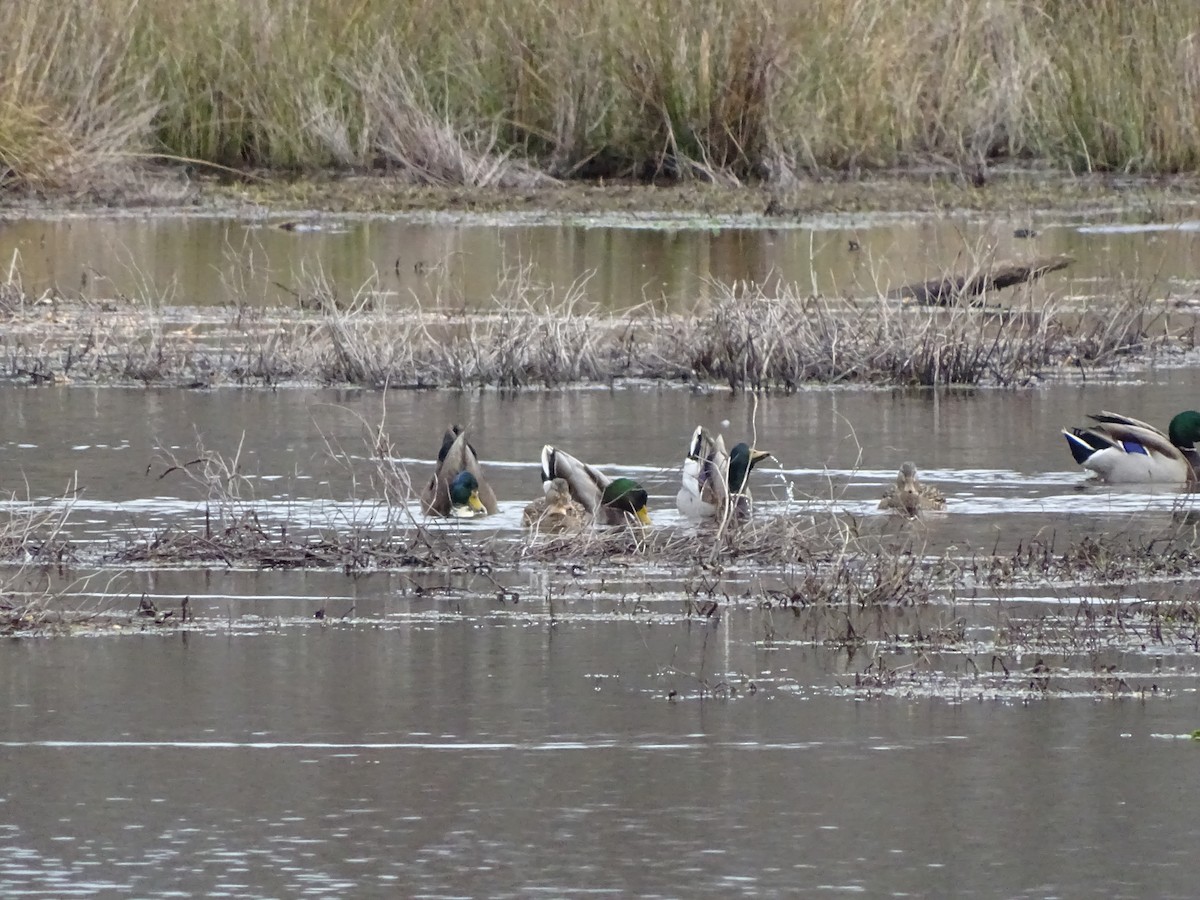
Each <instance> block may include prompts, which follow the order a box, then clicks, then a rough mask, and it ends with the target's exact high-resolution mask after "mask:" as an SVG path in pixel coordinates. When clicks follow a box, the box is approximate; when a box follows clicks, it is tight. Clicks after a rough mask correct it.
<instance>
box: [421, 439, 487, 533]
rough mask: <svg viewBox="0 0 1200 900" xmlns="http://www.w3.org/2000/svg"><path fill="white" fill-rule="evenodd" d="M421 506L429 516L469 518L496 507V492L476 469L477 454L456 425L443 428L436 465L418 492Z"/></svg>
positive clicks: (477, 463) (477, 467) (482, 514)
mask: <svg viewBox="0 0 1200 900" xmlns="http://www.w3.org/2000/svg"><path fill="white" fill-rule="evenodd" d="M421 507H422V509H424V510H425V512H426V513H428V514H429V515H432V516H450V517H452V518H456V519H470V518H474V517H475V516H486V515H490V514H492V513H494V512H495V511H496V495H495V494H494V493H492V489H491V488H490V487H489V486H488V484H487V482H485V481H484V480H483V474H482V473H481V472H480V471H479V457H478V456H476V454H475V448H474V447H472V446H471V445H470V444H469V443H467V433H466V431H465V430H464V429H462V428H461V427H459V426H458V425H454V426H452V427H450V428H448V429H446V433H445V435H443V437H442V449H440V450H439V451H438V455H437V468H436V469H434V472H433V475H432V476H431V477H430V479H429V483H428V484H427V485H425V490H424V491H422V492H421Z"/></svg>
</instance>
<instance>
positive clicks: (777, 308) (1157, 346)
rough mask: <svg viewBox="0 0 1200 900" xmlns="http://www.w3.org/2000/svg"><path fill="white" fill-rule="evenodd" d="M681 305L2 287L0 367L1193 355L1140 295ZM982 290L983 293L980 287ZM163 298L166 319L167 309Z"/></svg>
mask: <svg viewBox="0 0 1200 900" xmlns="http://www.w3.org/2000/svg"><path fill="white" fill-rule="evenodd" d="M710 294H711V298H710V299H709V300H706V301H705V302H703V303H701V304H699V305H698V306H697V307H696V308H695V309H694V310H692V311H691V312H690V313H688V314H682V315H681V314H673V313H663V312H659V311H657V310H655V309H654V308H653V307H651V306H643V307H638V308H635V309H633V310H631V311H628V312H625V313H620V314H617V313H610V312H605V311H602V310H600V309H598V308H595V307H593V306H590V305H588V304H587V303H586V301H585V300H584V295H583V290H582V285H580V284H576V285H572V286H570V287H569V288H568V289H567V290H566V291H565V292H562V293H561V295H560V294H559V293H558V292H555V291H553V290H552V289H550V288H547V287H545V286H541V285H538V284H535V283H533V281H532V279H531V277H530V273H529V271H528V270H527V269H526V270H518V271H515V272H512V273H510V275H509V277H508V279H507V280H506V281H505V283H504V285H502V288H501V290H500V291H499V292H498V293H497V295H496V296H495V297H493V298H492V300H491V302H490V303H487V304H485V305H483V306H481V307H478V308H470V309H467V308H463V307H462V306H461V305H459V306H445V307H438V308H436V309H421V308H415V309H414V308H411V307H399V308H397V305H396V304H397V301H396V300H395V298H390V297H388V296H386V295H384V294H383V293H381V292H380V291H379V290H378V289H377V287H376V286H375V285H374V284H373V283H372V284H366V285H363V286H362V287H361V288H360V290H359V291H357V292H356V293H355V294H354V296H353V297H351V298H347V299H341V298H339V297H338V295H337V294H336V291H335V290H334V289H333V287H332V286H331V285H330V284H329V282H328V281H327V280H326V279H325V278H323V277H322V276H321V275H320V273H318V274H317V275H316V276H314V277H312V278H311V279H310V281H309V282H308V283H307V284H306V286H305V287H304V288H303V290H301V291H300V292H298V300H299V301H301V302H298V306H300V307H302V308H297V309H290V310H288V309H260V308H255V307H254V306H253V305H251V304H249V303H237V304H236V305H235V306H233V307H231V308H230V309H229V310H228V311H227V313H226V315H225V316H224V317H223V318H218V319H216V320H214V319H213V317H212V316H211V315H208V316H206V317H203V318H201V317H189V316H188V315H187V314H186V311H182V310H180V309H178V308H175V309H170V308H169V307H168V306H167V305H166V304H165V303H164V302H163V301H161V300H159V301H156V300H154V299H152V298H147V299H141V300H135V299H120V300H115V301H111V302H105V303H96V302H80V301H71V300H68V299H66V298H64V297H62V296H59V295H56V294H49V295H47V296H44V297H39V298H36V299H35V298H29V297H27V296H25V294H24V292H23V290H22V288H21V284H20V280H19V276H18V275H17V274H15V273H13V272H10V274H9V278H8V281H7V283H6V284H5V285H4V286H3V287H2V288H0V302H2V306H0V314H3V315H6V318H7V320H8V321H7V322H6V326H5V328H4V330H3V334H0V377H4V378H8V379H16V380H26V381H32V382H42V381H72V382H98V383H126V384H127V383H136V384H145V385H183V386H189V387H208V386H212V385H216V384H237V385H279V384H287V383H309V384H311V383H319V384H326V385H353V386H363V387H371V388H383V387H391V388H431V387H442V388H453V389H475V388H481V387H489V386H491V387H501V388H505V389H513V390H519V389H526V388H547V387H556V386H562V385H572V384H586V383H611V382H613V381H616V380H620V379H654V380H660V381H666V382H674V383H682V384H694V383H701V384H723V385H727V386H728V387H730V388H731V389H733V390H755V391H790V390H795V389H797V388H799V387H801V386H803V385H806V384H889V385H929V386H935V385H1001V386H1016V385H1023V384H1028V383H1029V382H1031V381H1034V380H1037V379H1039V378H1042V377H1046V376H1048V375H1052V374H1054V373H1056V372H1060V371H1063V370H1082V371H1086V370H1088V369H1095V368H1101V367H1111V366H1114V365H1116V364H1118V363H1120V362H1122V361H1126V360H1147V359H1150V358H1153V357H1156V356H1158V355H1161V354H1163V353H1168V352H1172V351H1181V350H1187V349H1192V348H1193V347H1194V344H1195V325H1196V322H1195V320H1194V316H1191V315H1190V314H1188V313H1184V312H1171V313H1170V314H1168V312H1167V310H1166V308H1165V307H1164V305H1163V304H1161V303H1158V302H1156V301H1155V300H1153V299H1151V298H1150V297H1149V296H1148V294H1147V292H1145V291H1143V290H1139V289H1137V288H1134V287H1131V288H1129V289H1128V290H1127V291H1126V292H1125V293H1124V294H1123V295H1121V296H1117V297H1112V298H1108V299H1103V300H1092V301H1088V302H1079V301H1068V300H1065V299H1055V298H1049V299H1036V300H1035V299H1034V297H1033V295H1029V296H1027V297H1025V298H1024V299H1018V301H1017V302H1016V303H1015V304H1014V305H1012V306H1010V307H1007V308H1003V309H1002V308H998V307H996V306H983V307H976V306H971V305H959V306H952V307H927V306H912V305H905V304H900V303H896V302H891V301H888V300H885V299H883V298H881V297H878V296H876V297H871V298H865V299H840V298H830V297H812V296H808V295H806V294H804V293H803V291H802V290H801V289H800V288H799V286H797V285H795V284H784V285H780V286H778V288H775V289H770V290H769V289H767V288H766V287H764V286H762V285H757V284H734V285H724V284H714V285H711V291H710ZM984 299H985V300H986V299H987V297H986V295H985V297H984ZM168 309H170V314H169V315H168Z"/></svg>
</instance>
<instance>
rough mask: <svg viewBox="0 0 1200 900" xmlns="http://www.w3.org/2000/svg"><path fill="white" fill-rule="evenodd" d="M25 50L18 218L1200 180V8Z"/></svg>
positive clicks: (213, 27) (222, 22)
mask: <svg viewBox="0 0 1200 900" xmlns="http://www.w3.org/2000/svg"><path fill="white" fill-rule="evenodd" d="M0 33H3V34H5V35H6V40H5V41H4V44H3V46H2V47H0V194H4V195H8V196H9V197H20V196H24V197H39V196H41V197H44V196H54V195H62V196H83V195H87V194H88V193H89V192H93V193H94V194H96V195H97V196H99V197H103V196H104V195H105V193H106V191H108V190H109V188H110V187H111V186H112V185H114V184H116V185H119V184H120V183H121V181H122V179H124V178H127V177H128V171H127V170H129V169H130V168H135V169H136V167H137V166H139V165H141V164H142V163H145V162H147V161H151V160H159V161H162V160H166V161H170V162H172V163H174V164H176V165H177V166H179V167H180V168H181V169H182V167H183V166H185V165H186V166H190V167H194V169H195V171H196V172H197V173H198V174H201V175H204V176H214V177H215V176H228V177H231V178H233V179H241V178H244V177H247V173H250V174H249V176H248V177H249V179H250V181H251V182H253V181H255V180H257V175H255V174H254V173H262V172H266V173H268V176H269V177H272V178H273V177H275V176H281V177H290V176H293V175H296V174H298V173H299V174H304V173H307V174H309V175H311V174H313V173H320V172H340V173H367V172H386V173H391V174H392V175H393V176H395V177H396V179H397V180H398V181H399V182H400V183H402V184H407V185H410V186H412V187H414V188H418V189H420V188H431V189H456V188H462V189H467V190H471V191H483V192H491V191H499V192H502V193H507V194H508V195H509V196H517V197H519V196H521V195H522V194H523V193H524V192H530V191H532V192H538V191H542V190H544V189H546V188H547V187H548V186H552V185H555V184H559V183H562V182H586V183H596V182H599V181H602V180H603V181H612V180H614V179H615V180H618V181H622V180H624V181H628V182H644V183H654V184H664V183H688V182H697V183H705V184H712V185H717V186H724V187H737V186H745V185H757V186H764V187H765V188H766V189H767V190H768V191H769V192H770V200H769V201H768V204H767V207H768V208H769V207H770V205H771V204H770V201H776V206H777V207H778V206H779V205H780V204H782V205H783V206H784V207H785V208H786V207H787V199H786V197H787V192H788V191H789V189H790V188H792V187H793V186H795V185H796V184H797V183H799V182H803V181H804V180H806V179H811V178H813V177H814V176H822V177H827V176H829V175H831V174H841V175H844V176H847V177H849V178H851V179H857V178H860V177H862V176H863V175H869V174H870V173H876V172H880V171H885V170H894V169H897V168H900V169H910V170H912V169H924V170H930V171H936V172H941V173H943V174H945V175H947V176H949V178H950V180H951V181H957V182H959V183H961V185H962V186H963V189H964V192H965V193H970V190H971V189H972V188H973V187H975V186H983V185H987V184H988V182H989V180H990V178H991V175H992V173H993V172H994V171H995V170H996V169H997V168H998V167H999V168H1003V167H1004V166H1018V167H1022V166H1023V167H1034V168H1036V167H1048V168H1053V169H1056V170H1059V171H1064V172H1069V173H1124V174H1129V173H1139V174H1172V173H1194V172H1196V170H1197V169H1198V168H1200V41H1198V40H1197V35H1198V34H1200V7H1197V6H1196V5H1194V4H1186V3H1179V2H1175V0H1147V2H1144V3H1137V4H1131V3H1126V2H1123V0H1098V2H1095V3H1087V4H1079V3H1073V2H1063V0H1028V2H1022V3H998V2H994V0H966V2H956V0H905V2H897V3H881V2H878V0H817V2H814V3H809V4H802V5H797V4H794V3H791V2H788V0H748V2H743V0H699V2H696V3H689V4H687V5H686V6H685V7H681V6H680V5H679V4H677V3H671V2H667V0H585V2H580V3H572V4H567V5H562V4H550V3H547V2H545V0H471V2H450V3H447V2H413V3H403V4H396V3H390V2H386V0H363V2H360V3H356V4H352V5H347V4H344V3H342V2H339V0H264V2H260V3H229V2H227V0H198V2H194V3H188V4H184V5H182V6H181V5H179V4H173V5H168V4H166V3H164V2H163V0H96V2H89V0H51V2H44V3H43V2H32V0H16V2H11V3H5V4H2V5H0ZM781 197H782V198H783V199H782V200H781V199H780V198H781ZM956 205H962V204H961V203H956Z"/></svg>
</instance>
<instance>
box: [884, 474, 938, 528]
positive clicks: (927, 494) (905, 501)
mask: <svg viewBox="0 0 1200 900" xmlns="http://www.w3.org/2000/svg"><path fill="white" fill-rule="evenodd" d="M879 508H880V509H890V510H894V511H895V512H899V513H904V515H906V516H908V517H909V518H912V517H913V516H915V515H916V514H917V513H919V512H921V510H925V509H945V508H946V498H945V497H943V496H942V492H941V491H939V490H938V489H937V488H935V487H930V486H929V485H927V484H921V482H920V481H919V480H918V479H917V467H916V466H915V465H913V464H912V463H910V462H906V463H904V464H903V465H902V466H900V471H899V472H897V473H896V483H895V484H894V485H892V486H891V487H890V488H888V489H887V493H885V494H884V495H883V499H882V500H880V501H879Z"/></svg>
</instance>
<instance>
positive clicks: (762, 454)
mask: <svg viewBox="0 0 1200 900" xmlns="http://www.w3.org/2000/svg"><path fill="white" fill-rule="evenodd" d="M770 455H771V454H770V453H769V452H768V451H766V450H755V449H754V448H753V447H751V446H750V445H749V444H747V443H746V442H745V441H743V442H742V443H740V444H738V445H737V446H736V447H734V448H733V449H732V450H730V451H729V490H730V492H731V493H734V494H740V493H741V492H742V491H744V490H745V489H746V479H748V478H749V477H750V470H751V469H753V468H754V467H755V466H756V465H758V464H759V463H760V462H762V461H763V460H764V459H766V458H767V457H768V456H770Z"/></svg>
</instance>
